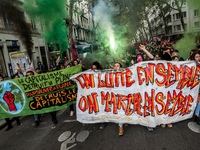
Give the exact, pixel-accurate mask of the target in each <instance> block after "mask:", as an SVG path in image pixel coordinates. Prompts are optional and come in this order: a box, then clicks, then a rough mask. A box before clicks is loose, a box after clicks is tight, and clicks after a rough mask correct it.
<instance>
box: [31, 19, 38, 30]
mask: <svg viewBox="0 0 200 150" xmlns="http://www.w3.org/2000/svg"><path fill="white" fill-rule="evenodd" d="M31 27H32V30H33V31H37V27H36V24H35V21H34V20H31Z"/></svg>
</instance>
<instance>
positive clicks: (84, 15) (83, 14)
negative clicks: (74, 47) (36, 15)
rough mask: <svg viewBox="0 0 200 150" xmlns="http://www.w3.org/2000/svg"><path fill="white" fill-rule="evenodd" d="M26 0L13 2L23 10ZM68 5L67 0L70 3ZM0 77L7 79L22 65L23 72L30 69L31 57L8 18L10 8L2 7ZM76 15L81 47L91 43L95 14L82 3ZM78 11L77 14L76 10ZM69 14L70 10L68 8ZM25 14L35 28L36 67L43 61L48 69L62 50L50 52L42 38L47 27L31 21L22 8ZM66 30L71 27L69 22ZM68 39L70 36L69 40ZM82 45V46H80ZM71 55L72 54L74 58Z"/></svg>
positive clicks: (75, 28) (75, 30)
mask: <svg viewBox="0 0 200 150" xmlns="http://www.w3.org/2000/svg"><path fill="white" fill-rule="evenodd" d="M23 1H24V0H13V3H15V5H17V6H18V7H19V8H21V7H22V5H23ZM66 3H67V0H66ZM0 7H1V9H0V74H2V75H3V76H5V77H10V76H12V75H13V74H14V73H15V72H16V69H17V67H18V66H17V64H19V65H20V67H21V69H22V71H23V72H26V71H27V70H28V69H30V64H29V58H28V55H27V52H26V48H25V46H24V44H23V42H22V41H21V39H20V36H19V34H18V33H17V32H16V31H15V30H14V24H13V23H12V22H11V21H10V19H9V18H8V17H7V9H6V8H5V7H4V6H3V5H1V4H0ZM74 8H76V9H74V12H73V31H72V32H73V33H72V37H73V39H74V40H75V41H76V43H78V42H82V43H81V44H87V43H89V42H91V39H92V38H91V30H90V29H91V19H92V16H91V13H90V11H89V9H88V3H87V1H84V0H83V1H81V2H79V1H78V0H77V1H76V2H75V4H74ZM75 10H76V11H75ZM66 11H67V8H66ZM21 14H22V15H23V16H24V17H25V19H26V21H27V22H28V23H30V24H31V29H32V42H33V50H32V66H33V67H34V68H36V67H37V63H38V62H39V61H41V62H42V64H43V65H44V66H45V68H46V69H48V68H49V67H50V65H51V62H52V60H54V59H52V57H54V58H56V57H58V56H59V55H60V53H59V51H54V50H50V48H49V47H48V44H47V43H46V42H45V40H44V38H43V37H42V36H41V34H40V31H42V30H43V26H42V24H40V23H38V22H37V23H36V22H35V21H34V20H31V19H29V18H28V16H27V14H25V13H24V12H23V10H22V9H21ZM66 27H68V25H67V22H66ZM66 38H67V37H66ZM78 44H80V43H78ZM70 56H71V54H69V59H70Z"/></svg>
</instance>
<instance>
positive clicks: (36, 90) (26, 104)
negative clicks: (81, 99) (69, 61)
mask: <svg viewBox="0 0 200 150" xmlns="http://www.w3.org/2000/svg"><path fill="white" fill-rule="evenodd" d="M81 70H82V68H81V66H76V67H70V68H67V69H63V70H59V71H53V72H48V73H45V74H38V75H33V76H28V77H23V78H17V79H13V80H5V81H1V82H0V119H2V118H10V117H16V116H25V115H30V114H40V113H46V112H51V111H56V110H60V109H63V108H67V107H68V106H69V105H71V104H72V103H75V102H76V97H77V87H76V84H75V82H73V81H72V80H70V76H72V75H74V74H76V73H78V72H81Z"/></svg>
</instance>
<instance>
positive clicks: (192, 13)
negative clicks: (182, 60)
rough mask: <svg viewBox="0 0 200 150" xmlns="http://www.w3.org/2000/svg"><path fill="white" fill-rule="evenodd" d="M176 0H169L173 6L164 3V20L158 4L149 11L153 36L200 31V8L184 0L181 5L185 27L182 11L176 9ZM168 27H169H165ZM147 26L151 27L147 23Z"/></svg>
mask: <svg viewBox="0 0 200 150" xmlns="http://www.w3.org/2000/svg"><path fill="white" fill-rule="evenodd" d="M174 1H175V0H168V4H170V5H171V6H172V7H173V8H175V9H172V8H171V7H169V6H168V5H166V4H164V5H162V13H164V19H165V22H164V21H163V18H162V15H161V10H160V9H159V7H158V6H157V5H156V6H154V7H152V8H151V9H150V11H149V14H148V16H149V17H148V18H149V21H150V25H151V30H152V34H153V35H152V36H159V35H169V36H174V35H182V34H184V32H185V31H187V32H189V33H190V32H196V33H199V32H200V10H199V9H198V8H197V7H195V6H191V5H189V4H188V3H186V2H184V3H183V5H181V6H182V7H181V11H182V16H183V21H184V27H185V30H184V29H183V26H182V24H181V18H180V13H179V11H178V10H176V8H177V7H176V5H175V4H174V3H175V2H174ZM166 27H167V29H165V28H166ZM146 28H148V29H149V27H148V26H147V24H146ZM147 32H148V33H149V31H147Z"/></svg>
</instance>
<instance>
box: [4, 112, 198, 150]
mask: <svg viewBox="0 0 200 150" xmlns="http://www.w3.org/2000/svg"><path fill="white" fill-rule="evenodd" d="M57 116H58V121H59V123H58V125H57V126H56V128H55V129H52V128H51V127H52V122H51V117H50V114H45V115H44V116H43V117H42V122H41V124H40V126H39V127H37V128H35V127H34V119H33V116H26V117H22V118H21V122H22V125H20V126H16V122H13V126H14V128H12V129H11V130H9V131H5V128H3V129H2V130H0V150H68V149H70V150H197V149H199V148H200V141H199V138H200V134H199V133H195V132H193V131H191V130H190V129H189V128H188V123H189V122H191V121H192V120H186V121H182V122H179V123H176V124H173V128H168V127H166V128H161V127H160V126H158V127H156V128H155V130H154V131H153V132H148V131H147V128H146V127H143V126H139V125H128V126H126V127H124V128H125V133H124V135H123V136H121V137H119V136H118V126H117V124H114V123H108V124H107V126H106V128H105V129H104V130H100V129H99V126H100V125H99V124H89V125H83V124H81V123H79V122H77V121H76V116H73V117H70V116H69V109H67V110H62V111H60V112H58V115H57Z"/></svg>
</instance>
